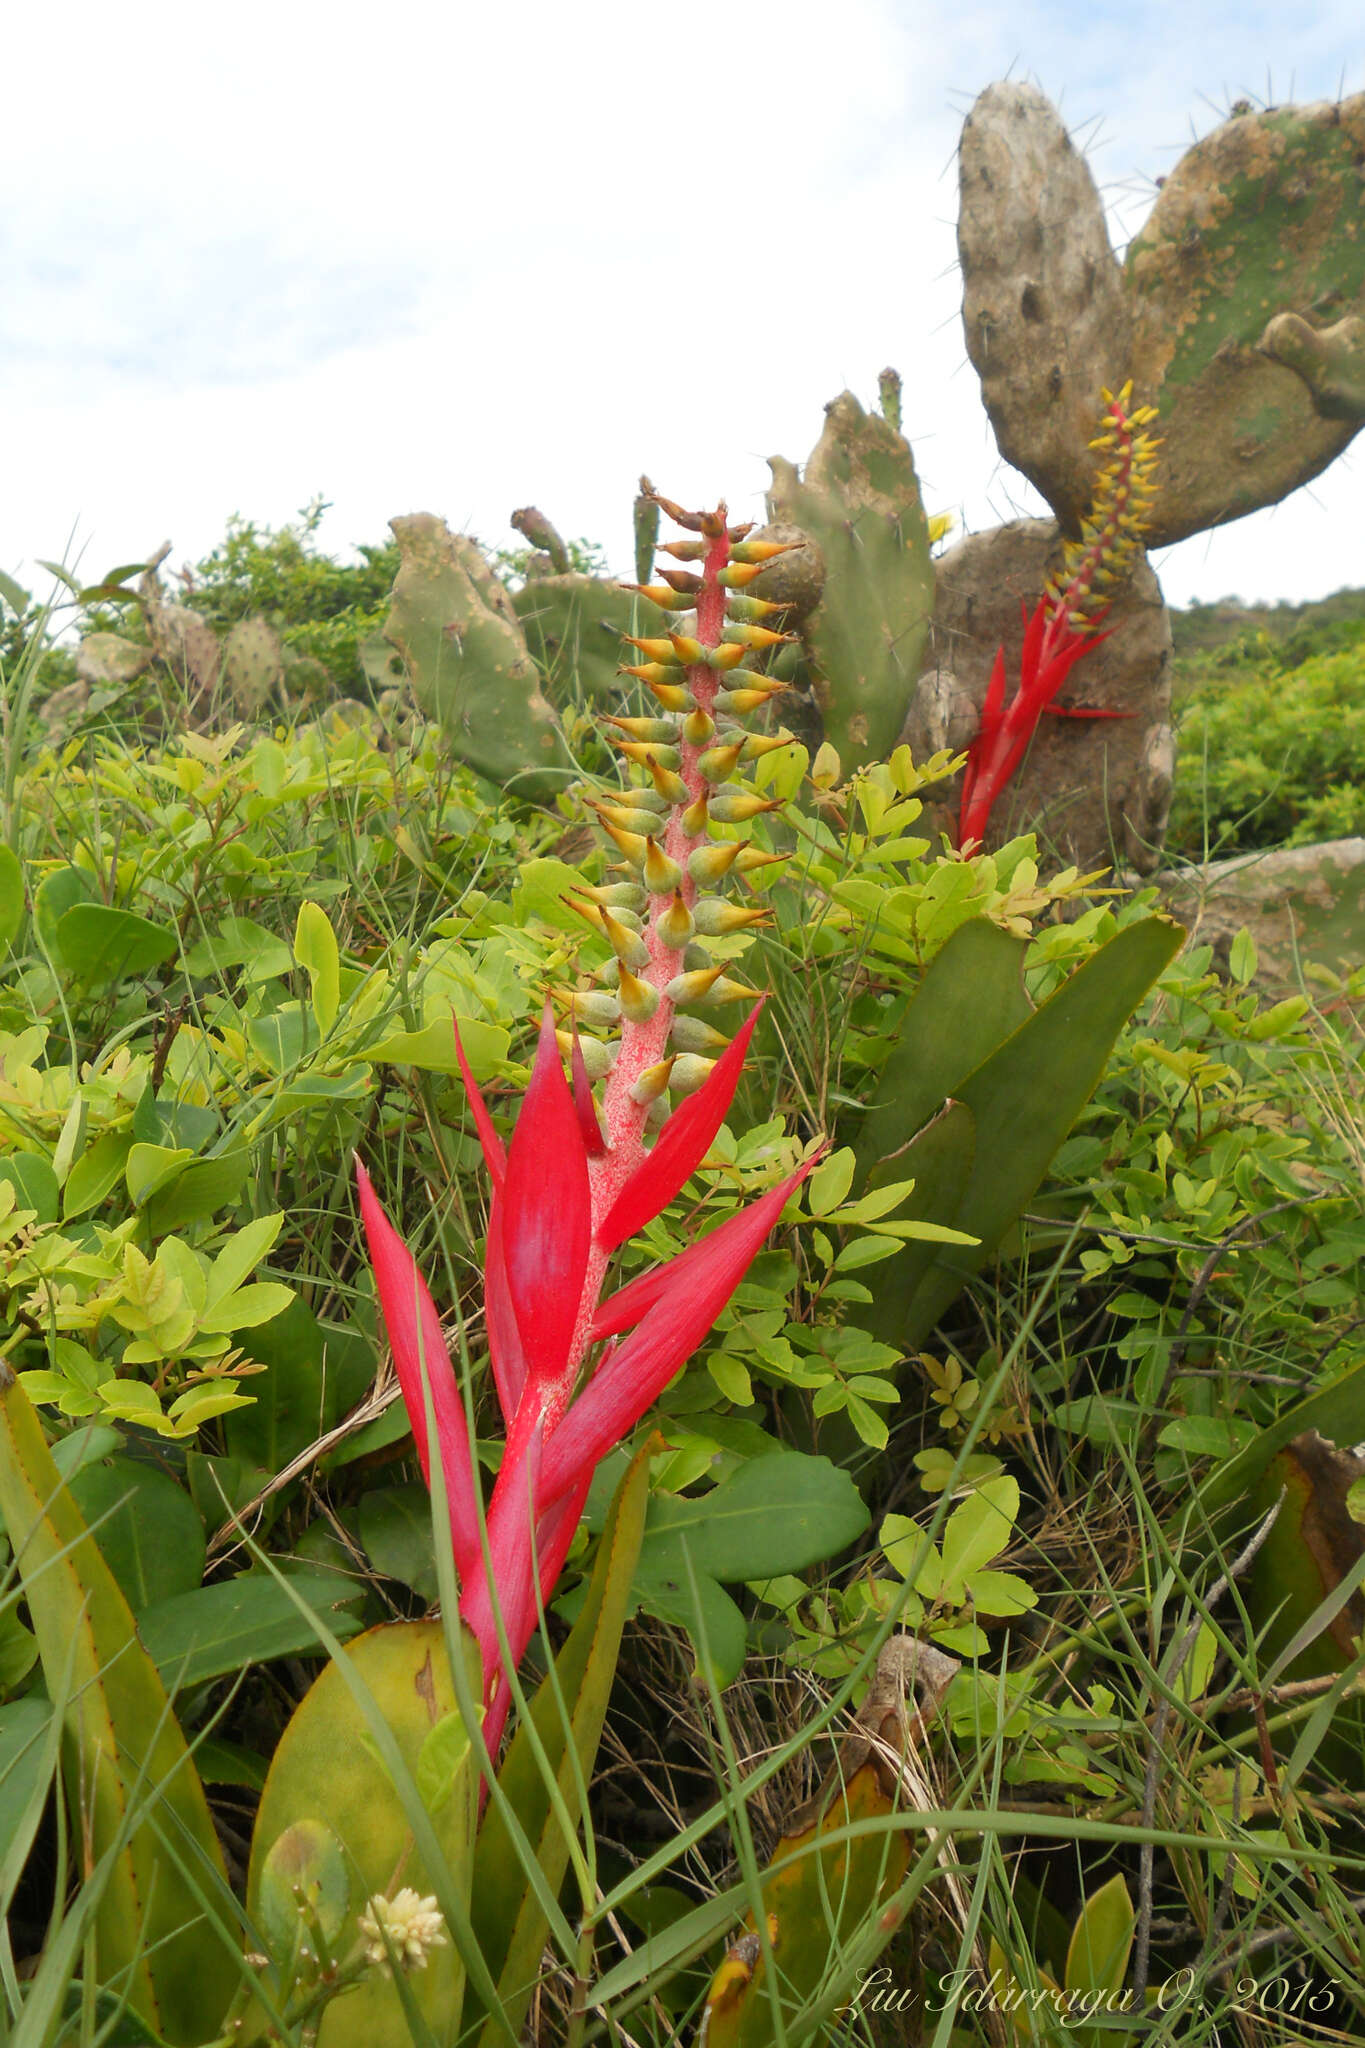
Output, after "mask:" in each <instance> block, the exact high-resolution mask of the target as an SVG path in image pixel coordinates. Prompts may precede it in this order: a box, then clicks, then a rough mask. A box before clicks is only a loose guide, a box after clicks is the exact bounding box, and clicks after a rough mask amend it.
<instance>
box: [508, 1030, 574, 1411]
mask: <svg viewBox="0 0 1365 2048" xmlns="http://www.w3.org/2000/svg"><path fill="white" fill-rule="evenodd" d="M591 1250H592V1191H591V1189H590V1187H589V1184H588V1158H587V1151H586V1148H585V1146H584V1143H583V1133H582V1131H581V1130H580V1129H579V1124H578V1116H577V1113H576V1111H575V1109H574V1104H573V1096H572V1095H571V1094H570V1092H569V1084H568V1082H567V1081H566V1080H565V1078H564V1069H563V1067H562V1066H561V1065H560V1062H559V1048H558V1046H557V1045H556V1043H555V1027H554V1018H553V1016H552V1015H551V1011H550V1006H549V1004H548V1003H547V1004H546V1005H545V1013H544V1016H543V1018H542V1020H541V1026H540V1042H539V1044H538V1045H537V1047H536V1059H535V1065H534V1067H533V1068H532V1070H531V1081H530V1086H529V1087H528V1088H527V1090H526V1095H525V1099H524V1100H523V1102H522V1105H521V1112H520V1114H519V1116H518V1117H517V1127H516V1130H515V1131H514V1132H513V1133H512V1143H511V1145H510V1146H509V1147H508V1152H507V1175H506V1179H505V1181H504V1183H503V1191H502V1257H503V1265H504V1268H505V1271H506V1275H507V1291H508V1294H509V1296H510V1298H511V1303H512V1311H513V1314H514V1315H515V1317H516V1321H517V1328H518V1330H519V1331H520V1332H521V1345H522V1351H523V1353H524V1355H525V1359H526V1370H527V1373H528V1374H529V1376H530V1377H531V1379H533V1380H554V1379H557V1378H558V1377H559V1376H560V1374H561V1373H562V1372H563V1371H564V1368H565V1366H566V1364H567V1362H568V1357H569V1348H570V1345H571V1344H572V1342H573V1336H574V1331H575V1329H576V1327H577V1324H578V1316H579V1309H580V1306H581V1304H582V1298H583V1284H584V1281H585V1279H586V1277H587V1270H588V1257H589V1254H590V1252H591Z"/></svg>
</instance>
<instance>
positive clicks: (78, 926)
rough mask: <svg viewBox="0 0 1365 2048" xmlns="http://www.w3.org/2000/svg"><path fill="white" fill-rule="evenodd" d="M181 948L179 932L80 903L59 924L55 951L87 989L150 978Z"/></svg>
mask: <svg viewBox="0 0 1365 2048" xmlns="http://www.w3.org/2000/svg"><path fill="white" fill-rule="evenodd" d="M52 879H53V880H54V881H55V880H56V877H55V876H54V877H53V878H52ZM179 949H180V940H179V938H178V937H177V935H176V933H175V932H173V931H167V930H166V928H165V927H164V925H159V924H153V923H152V921H151V919H150V918H149V917H139V916H138V914H137V912H136V911H133V910H115V909H114V908H113V907H112V906H111V905H110V904H108V903H77V904H75V905H73V907H72V908H71V909H70V910H67V911H64V912H63V913H62V916H61V917H60V918H59V919H58V921H57V946H56V951H57V953H58V955H59V957H60V959H61V961H62V964H63V965H64V966H65V968H66V969H67V971H68V973H69V974H71V976H72V977H73V978H74V979H75V980H76V981H79V982H82V983H84V984H85V985H86V986H87V987H102V986H104V985H105V984H107V983H109V982H114V981H126V980H131V979H135V978H137V977H139V976H141V975H144V974H150V973H151V972H152V970H153V968H156V967H161V966H163V965H164V964H165V962H166V961H167V960H170V959H172V958H173V957H174V956H175V954H176V953H177V952H178V951H179Z"/></svg>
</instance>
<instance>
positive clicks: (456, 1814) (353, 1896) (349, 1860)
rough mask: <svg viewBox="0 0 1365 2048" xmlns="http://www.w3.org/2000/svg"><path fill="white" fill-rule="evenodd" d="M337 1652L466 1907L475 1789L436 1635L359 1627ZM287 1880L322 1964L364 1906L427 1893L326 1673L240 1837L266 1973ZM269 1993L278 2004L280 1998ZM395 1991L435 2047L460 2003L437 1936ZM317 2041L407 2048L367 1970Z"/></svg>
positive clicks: (278, 1935)
mask: <svg viewBox="0 0 1365 2048" xmlns="http://www.w3.org/2000/svg"><path fill="white" fill-rule="evenodd" d="M343 1654H344V1655H345V1657H346V1658H347V1660H348V1662H349V1663H350V1665H351V1667H352V1669H353V1671H354V1674H355V1676H356V1677H357V1678H358V1679H359V1680H360V1682H361V1684H362V1685H363V1686H364V1687H365V1688H366V1689H367V1690H368V1691H369V1693H370V1695H371V1697H372V1698H373V1700H374V1702H375V1704H376V1706H377V1707H378V1708H379V1711H380V1713H381V1714H382V1715H383V1718H384V1720H385V1721H386V1722H387V1724H388V1727H389V1729H390V1732H391V1733H392V1735H393V1738H394V1740H395V1742H396V1744H397V1746H398V1750H399V1752H400V1754H401V1756H402V1759H403V1762H404V1764H405V1765H406V1766H407V1769H408V1772H409V1773H410V1774H411V1777H412V1778H413V1779H414V1780H415V1782H416V1786H417V1789H418V1792H419V1793H420V1795H421V1798H422V1801H423V1804H424V1805H425V1806H426V1808H427V1810H428V1813H429V1815H430V1818H431V1823H432V1827H433V1829H434V1831H435V1834H436V1839H437V1841H438V1842H439V1844H440V1846H441V1850H442V1853H443V1856H444V1858H445V1862H446V1864H447V1866H448V1868H449V1870H450V1873H451V1875H452V1878H453V1880H454V1882H455V1883H456V1885H457V1886H458V1887H459V1889H460V1892H461V1894H462V1897H463V1899H464V1901H465V1903H466V1905H467V1903H468V1890H469V1878H470V1871H471V1867H472V1856H473V1848H472V1844H473V1832H474V1824H475V1817H476V1809H477V1778H476V1774H475V1773H474V1771H473V1769H472V1766H471V1759H470V1756H469V1751H468V1746H467V1738H465V1737H464V1735H463V1726H462V1724H461V1723H460V1721H459V1710H458V1707H457V1704H456V1698H455V1690H454V1686H453V1683H452V1680H451V1676H450V1667H449V1664H448V1662H447V1659H446V1650H445V1635H444V1630H443V1628H442V1625H441V1623H440V1622H438V1621H401V1622H395V1623H391V1624H389V1625H387V1626H385V1627H382V1628H375V1629H371V1630H370V1631H369V1633H368V1634H367V1635H363V1636H361V1637H360V1638H359V1639H358V1640H357V1641H356V1642H354V1643H352V1644H350V1646H349V1647H348V1648H347V1649H346V1651H345V1652H344V1653H343ZM469 1654H470V1672H471V1676H470V1684H471V1688H472V1691H473V1694H474V1696H475V1697H476V1698H477V1697H478V1695H479V1692H480V1688H481V1675H480V1673H479V1671H478V1652H477V1649H476V1648H473V1647H471V1649H470V1653H469ZM339 1758H344V1759H345V1767H344V1769H339V1768H338V1759H339ZM334 1845H335V1846H334ZM291 1871H292V1872H293V1873H294V1875H295V1878H296V1881H297V1888H298V1891H299V1895H300V1904H301V1905H303V1906H305V1907H310V1908H312V1909H313V1910H315V1911H317V1912H319V1913H320V1914H323V1915H325V1917H326V1919H327V1922H328V1925H327V1927H326V1929H325V1932H326V1938H327V1942H328V1945H329V1947H330V1948H331V1950H332V1953H333V1954H334V1955H343V1954H344V1953H345V1952H346V1950H347V1949H348V1948H350V1947H351V1946H352V1945H353V1944H354V1942H355V1941H356V1940H357V1938H358V1936H359V1933H360V1931H361V1929H360V1923H361V1919H362V1917H363V1916H364V1914H365V1913H366V1910H367V1907H368V1906H369V1902H370V1900H371V1899H372V1898H374V1897H375V1896H376V1895H379V1896H384V1897H389V1898H391V1897H392V1896H393V1894H394V1893H395V1892H396V1891H397V1890H398V1889H399V1887H400V1886H403V1887H408V1888H410V1889H411V1890H412V1891H413V1892H416V1893H418V1894H420V1895H424V1896H425V1895H428V1894H431V1893H434V1892H435V1891H436V1890H437V1881H436V1878H435V1874H434V1873H433V1872H432V1871H431V1870H430V1869H429V1868H428V1867H427V1864H426V1862H425V1861H424V1859H423V1857H422V1856H421V1854H420V1853H419V1851H418V1850H417V1848H416V1847H415V1845H414V1840H413V1833H412V1829H411V1827H410V1825H409V1822H408V1818H407V1815H406V1813H405V1812H404V1809H403V1805H402V1801H401V1799H400V1797H399V1794H398V1792H397V1790H396V1789H395V1787H394V1785H393V1782H392V1780H391V1779H390V1777H389V1774H388V1771H387V1770H386V1768H385V1766H384V1764H383V1762H382V1760H381V1758H380V1755H379V1752H378V1749H377V1746H376V1744H375V1741H374V1738H373V1735H372V1732H371V1729H370V1725H369V1722H368V1720H367V1718H366V1716H365V1714H364V1712H363V1711H362V1709H361V1707H360V1705H359V1704H358V1702H357V1700H356V1699H355V1697H354V1695H353V1694H352V1692H351V1689H350V1687H349V1685H348V1684H347V1682H346V1676H345V1674H344V1673H343V1672H342V1670H341V1668H340V1666H339V1665H337V1664H335V1663H333V1664H329V1665H328V1667H327V1669H326V1670H325V1671H324V1672H323V1674H322V1676H321V1677H320V1678H319V1679H318V1680H317V1681H316V1682H315V1684H314V1686H313V1688H312V1690H311V1692H309V1693H308V1695H307V1697H306V1698H305V1699H304V1701H303V1703H302V1705H301V1706H300V1707H299V1709H298V1711H297V1713H296V1714H295V1715H294V1717H293V1719H292V1720H291V1721H290V1723H289V1726H288V1727H287V1729H286V1730H285V1732H284V1735H283V1737H282V1738H281V1741H280V1745H279V1747H278V1749H277V1750H276V1752H275V1758H274V1761H273V1763H272V1764H271V1767H270V1775H269V1777H268V1778H267V1780H266V1785H265V1790H264V1792H263V1793H262V1795H261V1804H260V1809H259V1812H258V1814H257V1819H256V1831H255V1834H254V1836H253V1839H252V1851H251V1867H250V1872H249V1875H248V1880H247V1907H248V1911H249V1912H250V1913H251V1915H252V1917H253V1920H254V1921H255V1923H256V1925H257V1926H258V1927H259V1928H260V1929H261V1931H262V1932H263V1934H264V1935H265V1936H266V1937H267V1938H268V1939H269V1940H270V1941H271V1946H272V1949H273V1952H274V1959H275V1961H276V1963H277V1964H279V1963H280V1962H281V1961H282V1959H283V1958H282V1954H281V1951H282V1950H283V1952H284V1954H286V1955H287V1954H288V1953H289V1950H290V1942H289V1929H288V1928H287V1926H286V1925H285V1924H284V1922H285V1921H286V1920H287V1917H288V1906H287V1897H286V1896H285V1895H286V1894H287V1893H288V1891H289V1886H288V1884H287V1883H286V1882H285V1878H286V1877H287V1876H288V1874H289V1873H290V1872H291ZM315 1894H316V1896H315ZM305 1931H306V1930H305ZM304 1945H305V1946H310V1944H304ZM276 1988H277V1992H278V1995H279V1996H280V1999H281V2002H283V2003H285V2004H287V2003H288V2001H289V1997H290V1992H291V1987H290V1986H289V1985H287V1984H280V1985H278V1986H277V1987H276ZM408 1988H409V1989H410V1990H411V1992H412V1995H413V1996H414V1998H415V1999H416V2001H417V2005H418V2008H419V2010H420V2011H421V2013H422V2015H423V2017H424V2019H425V2020H426V2022H427V2025H428V2026H430V2027H431V2028H432V2029H433V2031H434V2032H435V2033H436V2035H437V2037H438V2038H439V2039H442V2040H445V2039H447V2038H448V2037H449V2032H448V2030H449V2028H450V2023H451V2021H452V2020H453V2017H454V2016H455V2015H456V2014H458V2012H459V2009H460V2003H461V1999H462V1996H463V1970H462V1968H461V1965H460V1962H459V1958H458V1955H457V1953H456V1951H455V1948H454V1945H453V1943H452V1942H451V1941H450V1940H449V1939H448V1938H447V1940H446V1941H445V1942H444V1944H443V1945H441V1946H439V1947H435V1948H433V1949H432V1951H431V1953H430V1955H429V1957H428V1958H427V1961H426V1966H425V1967H424V1968H423V1969H421V1970H420V1971H415V1972H411V1973H409V1975H408ZM246 2038H251V2035H250V2034H249V2033H248V2034H247V2036H246ZM317 2040H318V2044H319V2048H347V2044H349V2043H353V2042H360V2041H363V2042H364V2043H365V2044H366V2048H409V2044H410V2043H411V2040H412V2035H411V2032H410V2030H409V2027H408V2023H407V2020H406V2018H405V2017H404V2012H403V2004H402V2000H401V1999H400V1997H399V1994H398V1992H397V1990H396V1989H395V1987H394V1985H393V1983H392V1981H391V1980H390V1979H389V1978H387V1977H386V1976H385V1975H384V1974H383V1973H382V1972H381V1971H380V1970H379V1969H376V1970H374V1971H373V1972H372V1973H371V1974H370V1975H369V1976H368V1977H367V1978H366V1979H365V1980H364V1981H363V1982H362V1983H361V1984H359V1985H358V1986H357V1987H356V1988H354V1989H352V1990H349V1991H347V1992H346V1993H345V1994H344V1996H343V1997H342V1998H341V1999H339V2000H338V2002H337V2003H336V2004H334V2005H332V2006H330V2007H329V2008H328V2009H327V2011H326V2013H325V2015H324V2017H323V2021H322V2026H321V2029H320V2031H319V2033H318V2036H317Z"/></svg>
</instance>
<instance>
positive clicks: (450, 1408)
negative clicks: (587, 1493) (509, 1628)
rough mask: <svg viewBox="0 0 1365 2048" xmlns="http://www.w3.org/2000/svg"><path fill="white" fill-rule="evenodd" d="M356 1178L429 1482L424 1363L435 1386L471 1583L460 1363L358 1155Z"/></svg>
mask: <svg viewBox="0 0 1365 2048" xmlns="http://www.w3.org/2000/svg"><path fill="white" fill-rule="evenodd" d="M355 1170H356V1179H357V1182H358V1184H359V1189H360V1214H361V1217H362V1219H363V1221H364V1225H365V1238H366V1242H367V1243H368V1245H369V1249H370V1263H371V1265H372V1266H373V1267H374V1277H375V1283H376V1286H377V1287H378V1290H379V1308H380V1313H381V1315H382V1316H383V1318H384V1329H385V1332H386V1333H387V1336H388V1340H389V1346H390V1348H391V1350H392V1352H393V1362H394V1367H395V1369H396V1371H397V1373H398V1384H399V1386H400V1388H401V1389H402V1393H403V1405H404V1406H405V1407H406V1409H407V1411H408V1420H409V1421H410V1422H411V1424H412V1434H413V1438H414V1441H415V1442H416V1445H417V1455H418V1458H419V1459H420V1460H421V1465H422V1476H423V1478H424V1479H425V1480H426V1481H427V1484H428V1485H430V1483H431V1457H430V1451H429V1448H428V1444H427V1409H426V1396H425V1392H424V1390H423V1366H425V1368H426V1380H427V1383H428V1384H429V1385H430V1388H431V1406H432V1412H433V1414H434V1416H435V1418H436V1440H437V1442H438V1444H439V1445H440V1449H441V1471H442V1473H443V1475H444V1478H445V1487H446V1498H447V1503H448V1506H449V1509H450V1534H451V1543H452V1547H453V1549H454V1552H455V1563H456V1565H457V1567H458V1569H459V1573H460V1580H461V1583H462V1585H465V1586H468V1585H470V1584H472V1583H473V1582H474V1580H475V1579H476V1578H478V1577H479V1576H481V1574H482V1571H483V1554H482V1550H481V1547H480V1543H479V1510H478V1492H477V1481H476V1480H475V1477H474V1464H473V1460H472V1458H471V1457H470V1452H469V1428H468V1424H467V1421H466V1418H465V1412H464V1402H463V1400H462V1399H461V1397H460V1388H459V1383H458V1381H457V1380H456V1377H455V1368H454V1366H453V1365H452V1364H451V1362H450V1353H449V1352H448V1351H447V1349H446V1344H445V1339H444V1337H443V1336H442V1335H441V1319H440V1317H439V1316H438V1315H437V1313H436V1304H435V1303H434V1302H433V1300H432V1298H431V1295H430V1293H429V1292H428V1290H427V1285H426V1282H425V1281H424V1280H423V1278H422V1276H421V1274H420V1273H419V1272H418V1270H417V1267H416V1265H415V1263H414V1261H413V1257H412V1254H411V1252H409V1250H408V1248H407V1246H406V1245H405V1244H404V1242H403V1240H402V1238H401V1237H400V1236H399V1235H398V1232H397V1231H396V1230H395V1229H394V1227H393V1225H392V1223H390V1221H389V1219H388V1217H387V1216H386V1215H385V1213H384V1209H383V1205H382V1203H381V1202H380V1200H379V1197H378V1196H377V1195H376V1194H375V1191H374V1189H373V1187H372V1186H371V1185H370V1177H369V1175H368V1174H367V1173H366V1171H365V1168H364V1167H363V1165H362V1164H361V1162H360V1160H359V1159H357V1160H356V1163H355Z"/></svg>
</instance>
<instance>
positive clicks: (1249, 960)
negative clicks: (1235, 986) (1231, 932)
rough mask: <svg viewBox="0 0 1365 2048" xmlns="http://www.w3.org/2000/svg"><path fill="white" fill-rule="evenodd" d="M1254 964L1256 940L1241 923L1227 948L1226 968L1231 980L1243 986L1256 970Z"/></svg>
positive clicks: (1255, 959)
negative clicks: (1239, 928)
mask: <svg viewBox="0 0 1365 2048" xmlns="http://www.w3.org/2000/svg"><path fill="white" fill-rule="evenodd" d="M1256 965H1257V954H1256V941H1255V940H1254V939H1253V938H1252V936H1251V933H1250V932H1249V931H1248V930H1247V928H1246V926H1245V925H1243V926H1242V928H1241V930H1240V931H1239V932H1238V934H1237V936H1236V938H1235V939H1234V940H1233V942H1232V945H1231V947H1230V948H1229V950H1228V969H1229V972H1230V973H1231V975H1232V978H1233V980H1234V981H1235V982H1239V983H1240V984H1241V986H1242V987H1243V988H1245V987H1246V985H1247V983H1248V982H1249V981H1250V980H1251V979H1252V977H1253V976H1254V974H1255V972H1256Z"/></svg>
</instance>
